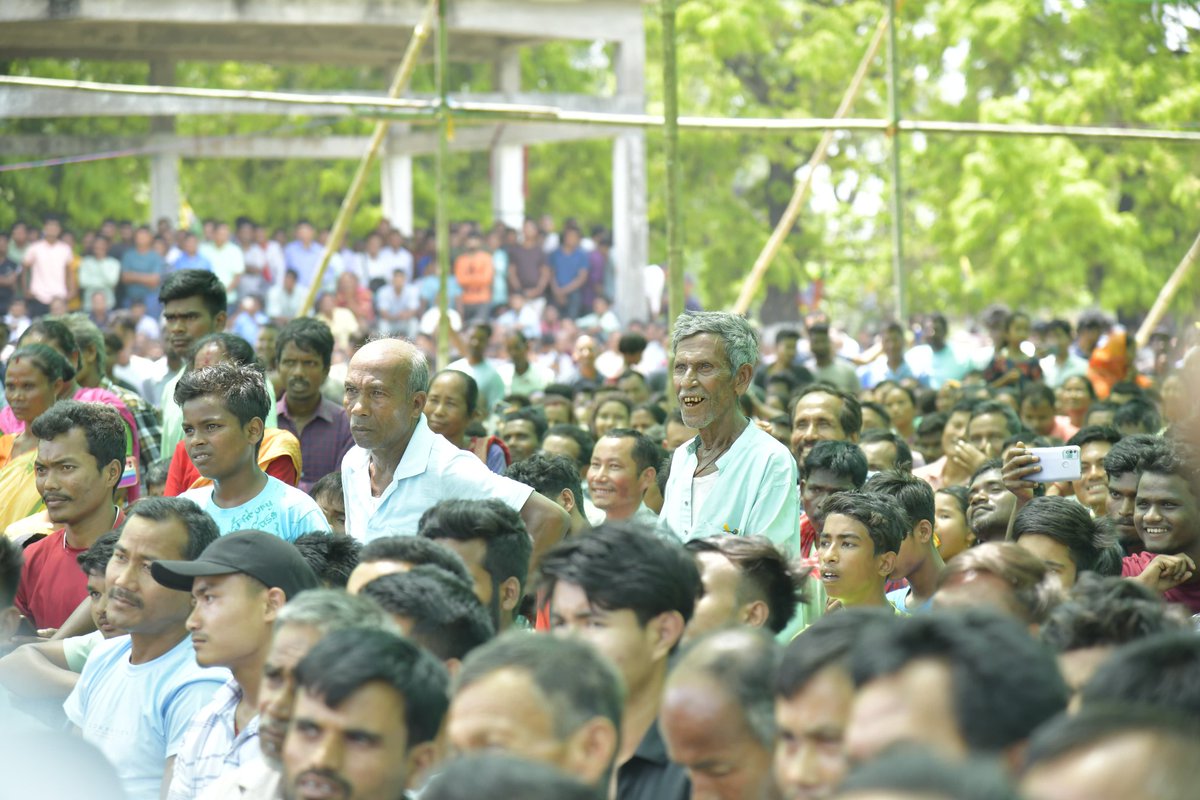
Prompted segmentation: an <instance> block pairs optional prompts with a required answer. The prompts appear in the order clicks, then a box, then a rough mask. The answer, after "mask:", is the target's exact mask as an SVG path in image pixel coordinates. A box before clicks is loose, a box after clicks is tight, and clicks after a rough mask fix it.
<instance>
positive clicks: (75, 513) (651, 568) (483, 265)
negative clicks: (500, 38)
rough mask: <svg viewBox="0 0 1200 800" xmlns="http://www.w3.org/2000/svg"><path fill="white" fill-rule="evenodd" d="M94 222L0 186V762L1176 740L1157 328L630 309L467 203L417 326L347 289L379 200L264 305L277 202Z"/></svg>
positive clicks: (1056, 756)
mask: <svg viewBox="0 0 1200 800" xmlns="http://www.w3.org/2000/svg"><path fill="white" fill-rule="evenodd" d="M306 227H307V230H306ZM120 228H121V226H119V225H118V226H115V231H110V232H105V231H104V230H102V231H100V232H97V234H95V235H93V236H92V237H91V241H90V243H88V244H87V245H86V246H85V249H86V251H87V253H88V255H87V257H86V258H85V259H83V260H82V261H80V262H79V263H78V264H76V260H75V255H74V254H75V251H74V248H73V245H72V244H71V243H69V242H66V241H64V239H63V234H62V231H61V229H60V227H59V225H58V223H57V221H56V220H47V221H45V223H44V224H43V225H42V227H41V229H40V231H39V233H38V238H36V239H32V238H31V237H30V235H29V231H28V230H25V229H21V230H14V231H13V236H12V237H11V239H10V241H9V243H8V246H7V250H6V252H7V253H8V255H9V259H8V260H7V261H6V262H5V265H6V266H5V267H4V268H3V269H0V289H4V288H6V289H7V291H9V292H10V294H9V296H8V298H7V300H8V314H7V316H6V317H5V322H6V324H7V325H8V326H9V339H10V341H9V343H8V347H7V348H6V349H5V352H4V354H3V369H4V373H3V374H4V389H5V391H4V400H5V403H4V407H3V409H0V431H2V432H3V435H2V436H0V529H3V534H2V535H0V655H2V657H0V735H3V736H4V741H5V742H6V747H4V748H0V786H3V787H4V788H5V790H6V792H7V790H9V789H10V788H11V789H12V791H14V792H16V793H17V796H47V797H58V796H67V794H68V793H71V794H75V795H80V796H86V797H94V798H103V799H104V800H107V798H118V797H119V798H128V799H129V800H142V799H143V798H144V799H145V800H151V799H152V798H168V800H188V799H191V798H205V799H206V800H223V799H224V798H247V799H249V798H260V799H261V800H297V799H298V798H344V800H350V799H351V798H355V799H357V798H367V799H370V800H376V799H378V800H393V799H394V798H401V797H413V796H420V797H421V798H433V799H434V800H439V799H440V800H466V799H467V798H477V797H481V796H499V797H513V798H516V797H520V798H533V799H535V800H540V799H541V798H546V800H550V798H556V799H557V798H592V800H598V799H599V798H616V799H617V800H639V799H640V798H654V800H670V799H671V798H680V800H683V799H684V798H688V797H694V798H720V799H721V800H792V799H793V798H832V797H837V798H845V799H846V800H867V799H868V798H895V799H896V800H916V798H939V799H941V798H945V799H946V800H974V799H975V798H980V800H983V799H984V798H987V799H988V800H991V798H1025V799H1026V800H1073V798H1080V797H1087V798H1093V799H1095V800H1106V799H1107V798H1112V800H1117V798H1122V799H1123V798H1129V797H1152V798H1156V799H1158V798H1161V799H1162V800H1176V799H1178V800H1184V798H1190V797H1192V796H1193V795H1192V792H1194V791H1195V789H1194V786H1196V785H1200V775H1197V774H1195V773H1196V767H1195V765H1196V764H1198V763H1200V760H1198V759H1196V758H1195V756H1196V755H1198V754H1200V727H1198V723H1197V713H1198V712H1200V694H1198V693H1197V691H1196V689H1195V686H1196V681H1195V680H1194V679H1193V677H1192V676H1193V675H1195V674H1196V673H1197V670H1200V637H1198V636H1197V635H1196V633H1195V632H1194V631H1195V628H1196V624H1195V623H1194V621H1193V618H1192V615H1198V614H1200V572H1198V571H1197V569H1196V562H1197V559H1200V416H1198V414H1197V411H1196V410H1195V403H1194V401H1189V400H1188V398H1189V397H1192V398H1194V397H1196V396H1197V393H1200V348H1198V347H1197V344H1196V342H1195V341H1194V340H1193V338H1192V335H1193V334H1192V332H1191V330H1190V329H1183V330H1181V331H1180V332H1178V333H1176V332H1174V331H1171V330H1168V329H1163V330H1160V331H1159V332H1157V333H1156V334H1155V336H1153V337H1152V338H1151V340H1150V341H1149V342H1148V343H1146V344H1145V346H1144V347H1141V348H1139V347H1138V346H1137V345H1136V344H1135V343H1134V342H1133V340H1132V338H1131V337H1130V336H1129V335H1128V334H1127V333H1126V331H1125V329H1124V328H1123V327H1122V326H1121V325H1119V324H1118V323H1117V321H1115V320H1113V319H1111V318H1108V317H1107V316H1105V315H1104V314H1101V313H1099V312H1088V313H1085V314H1083V315H1081V316H1080V317H1079V318H1078V319H1077V320H1075V321H1074V322H1071V321H1067V320H1065V319H1045V320H1034V319H1031V317H1030V316H1029V315H1027V314H1025V313H1023V312H1021V311H1013V310H1010V309H1007V308H1004V307H1001V306H994V307H992V308H990V309H989V310H988V311H987V312H986V313H985V314H983V315H981V316H980V317H979V319H978V321H977V323H973V324H969V325H964V326H963V329H962V330H958V331H955V332H953V333H952V331H951V327H950V324H949V321H948V320H947V319H946V318H945V317H944V316H942V315H940V314H932V315H927V316H921V317H920V318H914V319H913V320H908V321H905V322H884V323H881V324H880V325H879V326H878V327H877V328H876V329H874V330H868V331H864V332H862V335H861V336H854V335H851V333H850V332H847V331H845V330H843V329H842V328H841V327H839V326H838V325H837V324H836V323H835V321H833V320H830V319H829V318H828V317H826V316H824V315H821V314H813V315H811V316H809V317H807V318H806V319H804V320H803V321H798V322H797V323H796V324H795V325H794V326H786V325H785V326H782V327H780V326H775V327H774V328H773V329H772V330H767V331H761V330H759V329H758V328H757V327H756V326H755V325H754V324H752V323H751V322H750V321H749V320H747V319H746V318H744V317H741V316H738V315H733V314H728V313H723V312H705V311H700V310H689V311H687V312H685V313H684V314H682V315H681V316H679V317H678V318H677V319H675V320H673V321H672V325H671V331H670V334H669V337H668V335H667V334H666V330H665V326H664V325H662V321H661V320H659V319H657V318H652V320H651V321H650V322H646V323H641V322H636V321H635V322H629V323H626V324H622V323H621V322H620V321H619V320H616V317H615V314H613V312H612V311H611V309H608V308H607V304H606V297H607V296H609V295H611V286H607V285H606V284H605V281H608V280H611V268H610V267H611V265H609V264H608V262H607V254H606V252H605V248H606V239H605V237H604V235H603V232H597V233H596V235H595V236H593V237H592V242H591V244H590V245H589V246H586V247H585V245H584V244H583V241H582V239H583V237H582V233H581V232H580V231H579V229H578V226H575V225H572V224H568V225H565V226H564V228H563V230H562V231H561V233H554V232H553V231H552V230H550V231H548V230H546V229H544V226H543V228H539V226H538V225H535V224H533V223H530V224H529V225H527V226H526V228H525V231H524V232H522V233H520V234H517V235H516V237H515V239H514V240H513V241H512V242H506V241H505V239H506V236H507V235H508V233H509V232H507V231H504V230H501V229H496V230H493V231H490V232H489V233H488V234H487V236H483V235H481V232H479V231H478V230H476V229H475V228H474V226H471V225H464V226H458V227H457V228H456V232H455V233H456V239H455V243H454V247H455V249H456V253H455V258H454V260H453V263H454V265H455V272H456V281H457V285H458V286H459V288H460V289H461V293H460V294H459V295H458V296H457V297H456V298H455V302H454V306H455V309H454V310H455V312H456V314H457V316H458V319H456V320H455V321H454V328H455V332H454V333H455V335H454V337H453V348H454V350H455V355H456V356H457V359H456V360H453V361H451V362H449V363H446V364H438V363H437V362H436V361H435V359H434V358H433V357H432V353H431V352H430V351H431V350H432V346H431V342H430V340H429V339H428V332H426V333H422V330H423V326H424V325H425V321H423V320H422V319H421V315H425V314H428V313H430V310H431V309H430V308H429V307H428V306H430V303H428V301H427V300H426V299H425V298H420V299H419V302H418V303H417V304H416V306H415V307H414V308H413V309H411V310H412V312H413V313H412V314H410V315H409V316H406V317H403V318H399V317H397V318H393V317H391V316H389V314H391V313H392V311H391V309H393V306H392V305H390V300H389V298H392V299H395V300H396V301H397V303H399V300H400V298H401V297H402V296H404V295H408V296H409V298H410V299H411V298H412V295H413V292H411V291H409V290H410V289H411V288H412V287H413V285H414V284H416V283H419V282H420V281H423V280H426V279H427V278H428V277H429V276H430V274H431V273H430V272H429V270H434V272H433V273H432V274H433V275H434V276H436V260H434V259H430V258H428V257H427V256H428V254H429V251H428V246H427V245H425V244H419V243H418V242H417V241H416V240H414V241H413V242H412V243H411V244H412V249H411V250H409V249H407V247H406V245H407V244H408V243H407V242H406V240H405V239H404V237H403V236H401V235H400V234H399V233H398V232H396V231H392V230H390V229H387V230H381V231H380V232H379V233H377V234H372V237H370V238H369V239H368V240H367V241H366V242H365V244H364V251H363V252H364V255H365V256H366V258H365V259H363V260H355V259H352V258H350V257H349V255H348V254H346V253H343V254H341V255H340V258H341V262H340V263H339V264H338V265H337V267H336V268H335V269H334V271H333V275H334V277H333V278H332V281H333V286H332V288H333V291H332V292H331V293H330V294H328V295H326V296H325V297H328V298H329V299H328V300H325V299H323V300H322V301H321V303H319V304H318V309H317V312H316V313H315V315H313V316H303V315H299V314H298V312H299V310H300V308H301V307H300V305H299V304H297V305H295V306H294V307H293V306H284V307H281V306H280V305H279V304H278V297H279V296H280V292H279V290H280V289H281V287H282V294H283V295H286V296H287V297H294V296H295V295H296V293H297V292H299V293H300V294H304V293H306V292H307V289H306V288H305V287H306V285H311V280H312V279H313V272H312V269H313V268H314V267H315V264H316V258H318V257H319V249H320V246H319V244H314V242H316V241H317V240H318V238H319V237H316V236H315V235H314V234H313V231H312V230H311V227H310V226H306V225H305V224H302V225H301V226H299V228H298V236H297V240H296V241H295V242H292V243H289V244H287V245H286V246H284V247H279V248H277V249H278V251H279V252H278V253H277V254H276V255H275V256H269V255H267V254H268V252H269V251H270V244H271V243H273V239H271V238H270V237H267V236H265V235H263V232H262V231H261V230H260V229H256V227H255V226H254V225H253V224H251V223H246V224H245V225H243V224H240V223H239V224H238V225H237V227H236V239H234V238H232V237H231V236H230V231H229V229H228V227H227V226H224V225H222V224H219V223H218V224H215V225H213V226H212V230H211V231H210V232H206V233H205V241H204V243H203V244H200V237H198V236H197V235H195V234H193V233H190V232H183V233H177V232H173V231H169V230H166V231H160V232H159V233H158V239H156V238H155V235H153V234H152V233H151V232H150V231H149V230H147V229H138V230H136V231H135V230H132V228H131V229H130V231H129V236H128V237H126V236H125V235H124V232H122V231H121V230H120ZM551 234H553V236H554V237H557V241H553V240H552V237H551ZM260 239H261V241H260ZM156 241H161V244H159V245H156V244H155V242H156ZM393 242H395V244H394V245H393ZM485 242H486V243H485ZM14 245H15V249H14ZM176 245H178V250H179V252H178V253H176V254H174V255H172V248H174V247H175V246H176ZM294 245H298V246H294ZM256 246H257V247H260V248H261V250H262V255H263V258H262V260H256V259H257V257H256V256H252V253H254V252H257V251H254V250H253V248H254V247H256ZM384 246H387V247H389V248H391V255H388V256H384V255H382V253H383V249H382V248H383V247H384ZM156 247H157V249H156ZM122 250H123V252H122ZM159 250H165V252H158V251H159ZM234 250H237V251H238V252H237V253H236V254H234V253H233V251H234ZM114 251H116V252H118V253H119V255H114ZM400 251H403V252H404V253H405V254H406V257H401V256H399V255H397V254H398V253H399V252H400ZM150 253H153V254H154V257H151V256H150V255H149V254H150ZM314 253H316V255H313V254H314ZM499 253H504V254H505V255H506V256H507V257H508V259H509V260H508V261H507V262H506V263H505V266H504V267H497V261H500V260H502V259H499V258H497V255H498V254H499ZM522 253H523V254H524V255H522ZM564 254H565V256H566V258H565V259H564V258H563V257H562V256H564ZM597 254H599V255H600V258H593V256H596V255H597ZM422 256H425V257H426V258H425V261H424V264H423V265H422V264H421V261H422ZM310 257H311V258H310ZM305 258H309V260H308V261H304V259H305ZM89 259H90V260H89ZM155 259H157V260H155ZM272 259H275V260H272ZM389 259H391V260H389ZM396 259H399V260H396ZM522 259H524V260H522ZM109 261H112V262H115V264H116V267H115V268H112V269H110V267H112V264H111V263H108V262H109ZM101 262H104V263H101ZM151 262H153V264H152V265H151V266H146V265H148V264H151ZM380 262H385V263H380ZM56 265H57V266H56ZM306 265H307V266H306ZM143 267H144V268H143ZM306 269H307V270H308V271H307V272H306V271H305V270H306ZM460 273H461V274H460ZM485 275H486V276H487V279H486V280H484V277H483V276H485ZM498 275H503V276H504V277H503V279H500V278H498V277H497V276H498ZM60 279H61V280H60ZM5 280H9V281H10V283H7V284H5V283H4V281H5ZM372 284H375V285H374V286H372ZM60 289H61V290H62V291H61V292H60V291H59V290H60ZM373 290H374V291H373ZM485 290H486V291H485ZM106 292H110V293H111V296H109V294H106ZM273 296H274V299H273ZM393 296H394V297H393ZM0 299H3V298H0ZM73 305H74V306H77V308H73V307H72V306H73ZM260 306H261V309H260ZM281 308H282V310H281ZM112 309H116V310H115V311H114V310H112ZM262 309H265V310H262ZM322 309H323V310H322ZM527 309H535V311H528V310H527ZM589 309H590V313H588V312H589ZM337 311H344V312H345V314H343V315H341V316H343V317H345V315H347V314H348V315H349V319H351V320H352V321H353V330H350V329H349V327H350V324H349V323H348V322H347V323H345V324H344V325H342V328H339V324H341V323H339V321H338V316H339V315H338V314H337V313H336V312H337ZM434 313H436V311H434ZM535 317H536V318H535ZM393 323H395V324H393ZM768 340H769V342H770V344H769V346H768V345H766V344H765V342H766V341H768ZM72 731H74V732H77V733H78V734H79V736H72V735H70V732H72ZM14 759H15V760H14Z"/></svg>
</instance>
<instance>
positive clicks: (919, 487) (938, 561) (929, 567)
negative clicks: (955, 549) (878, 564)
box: [863, 470, 946, 614]
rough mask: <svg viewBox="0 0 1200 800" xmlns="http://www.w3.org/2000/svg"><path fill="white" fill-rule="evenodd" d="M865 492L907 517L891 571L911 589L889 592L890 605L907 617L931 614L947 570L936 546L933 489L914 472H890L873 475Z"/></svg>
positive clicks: (895, 578)
mask: <svg viewBox="0 0 1200 800" xmlns="http://www.w3.org/2000/svg"><path fill="white" fill-rule="evenodd" d="M863 491H865V492H871V493H872V494H878V495H882V496H883V497H885V498H888V499H889V500H892V501H893V502H894V503H895V504H896V505H898V506H899V507H900V508H901V509H902V510H903V511H904V514H905V516H907V517H908V521H907V522H908V524H907V525H906V526H905V532H904V542H903V543H902V544H901V545H900V551H899V553H897V555H896V567H895V569H894V570H893V571H892V579H893V580H899V579H901V578H904V579H905V580H907V581H908V586H905V587H903V588H900V589H896V590H894V591H891V592H888V594H887V599H888V601H889V602H890V603H891V604H892V605H894V606H895V607H896V609H897V610H898V611H902V612H904V613H905V614H915V613H917V612H924V611H928V610H929V609H930V604H931V603H932V601H933V593H934V592H935V591H937V584H938V576H939V575H941V574H942V570H943V569H945V568H946V564H945V562H943V561H942V557H941V556H940V555H939V554H938V550H937V546H936V545H935V544H934V542H933V518H934V499H933V487H931V486H930V485H929V484H928V483H926V482H925V481H923V480H921V479H920V478H918V477H916V476H915V475H913V474H912V473H911V472H900V471H897V470H889V471H887V472H881V473H879V474H878V475H873V476H872V477H871V479H870V480H868V481H867V483H866V485H865V486H864V487H863Z"/></svg>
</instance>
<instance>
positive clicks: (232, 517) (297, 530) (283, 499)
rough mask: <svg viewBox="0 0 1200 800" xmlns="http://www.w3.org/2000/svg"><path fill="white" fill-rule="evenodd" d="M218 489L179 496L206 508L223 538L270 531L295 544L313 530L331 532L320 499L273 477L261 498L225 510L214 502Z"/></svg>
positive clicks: (187, 492)
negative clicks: (315, 498)
mask: <svg viewBox="0 0 1200 800" xmlns="http://www.w3.org/2000/svg"><path fill="white" fill-rule="evenodd" d="M214 488H215V487H214V486H212V485H211V484H209V485H208V486H201V487H200V488H198V489H188V490H187V491H186V492H184V493H183V494H181V495H179V496H180V497H186V498H187V499H188V500H191V501H192V502H194V503H195V504H196V505H198V506H200V508H202V509H204V511H205V512H206V513H207V514H208V515H209V516H210V517H212V518H213V519H214V520H215V521H216V523H217V528H218V529H219V530H220V531H221V535H222V536H224V535H225V534H227V533H233V532H234V531H266V532H267V533H273V534H275V535H276V536H278V537H279V538H280V539H283V540H285V541H288V542H294V541H296V539H297V538H299V537H300V536H301V535H303V534H305V533H311V532H312V531H325V532H326V533H330V532H331V530H330V527H329V522H328V521H327V520H326V519H325V515H324V514H322V513H321V508H320V506H318V505H317V501H316V500H313V499H312V498H311V497H309V496H308V495H306V494H305V493H304V492H302V491H300V490H299V489H297V488H296V487H294V486H288V485H287V484H286V483H284V482H283V481H281V480H279V479H278V478H276V477H274V476H272V475H268V476H267V485H266V486H265V487H263V490H262V491H261V492H259V493H258V496H257V497H255V498H254V499H253V500H250V501H248V502H246V503H242V504H241V505H240V506H235V507H233V508H221V507H220V506H218V505H217V504H216V503H214V502H213V489H214Z"/></svg>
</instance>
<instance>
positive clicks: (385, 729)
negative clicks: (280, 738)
mask: <svg viewBox="0 0 1200 800" xmlns="http://www.w3.org/2000/svg"><path fill="white" fill-rule="evenodd" d="M404 706H405V703H404V695H403V694H401V693H400V692H399V691H398V690H396V689H395V688H393V687H391V686H389V685H387V684H385V683H384V682H383V681H370V682H368V683H365V684H363V685H362V686H360V687H359V688H358V689H355V690H354V691H353V692H351V693H350V695H349V696H348V697H346V698H345V699H343V700H342V701H341V702H340V703H338V705H337V708H330V707H329V706H327V705H326V704H325V700H324V698H322V697H321V696H319V695H317V694H315V693H314V692H312V691H310V690H309V689H306V688H301V689H300V692H299V694H297V695H296V707H295V709H294V710H293V712H292V717H293V719H295V718H305V719H311V720H317V721H319V722H320V723H321V724H322V726H323V727H325V728H326V729H334V730H366V731H371V732H373V733H378V734H382V735H388V734H394V733H397V732H402V731H405V730H406V726H405V716H404Z"/></svg>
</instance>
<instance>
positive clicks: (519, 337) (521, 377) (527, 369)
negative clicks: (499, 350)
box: [504, 330, 554, 397]
mask: <svg viewBox="0 0 1200 800" xmlns="http://www.w3.org/2000/svg"><path fill="white" fill-rule="evenodd" d="M504 349H505V350H507V351H508V358H509V360H510V361H512V367H513V370H512V378H510V379H509V382H508V393H509V394H519V395H524V396H525V397H533V396H534V395H535V394H537V393H539V392H541V391H542V390H543V389H545V388H546V387H547V386H548V385H549V384H550V383H551V382H553V380H554V373H552V372H551V371H550V370H548V369H546V368H545V367H543V366H542V365H541V364H534V363H533V362H531V361H530V360H529V340H528V339H526V338H525V334H523V333H521V332H520V331H517V330H514V331H513V332H512V333H510V334H509V335H508V338H507V339H505V340H504Z"/></svg>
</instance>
